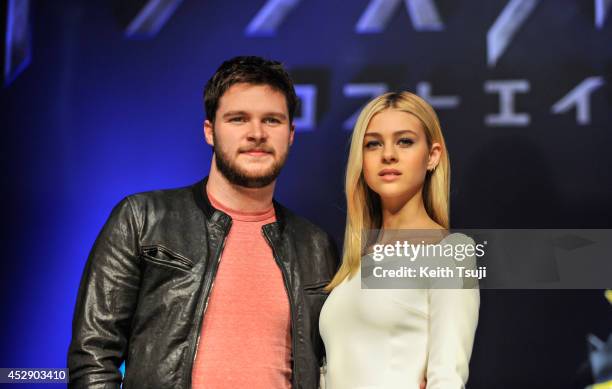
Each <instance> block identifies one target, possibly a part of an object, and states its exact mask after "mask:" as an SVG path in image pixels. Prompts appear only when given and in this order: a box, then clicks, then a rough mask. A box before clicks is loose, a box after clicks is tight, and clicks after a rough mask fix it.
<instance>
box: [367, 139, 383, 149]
mask: <svg viewBox="0 0 612 389" xmlns="http://www.w3.org/2000/svg"><path fill="white" fill-rule="evenodd" d="M378 146H380V142H379V141H377V140H371V141H369V142H367V143H366V144H365V147H366V149H373V148H376V147H378Z"/></svg>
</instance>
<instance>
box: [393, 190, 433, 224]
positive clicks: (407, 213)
mask: <svg viewBox="0 0 612 389" xmlns="http://www.w3.org/2000/svg"><path fill="white" fill-rule="evenodd" d="M381 207H382V228H383V229H394V230H399V229H424V230H425V229H439V228H442V226H440V225H439V224H438V223H436V222H435V221H434V220H433V219H432V218H431V217H430V216H429V214H428V213H427V210H426V209H425V204H424V203H423V196H422V193H421V192H417V193H416V194H415V195H414V196H412V197H410V198H393V199H381Z"/></svg>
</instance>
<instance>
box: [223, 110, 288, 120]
mask: <svg viewBox="0 0 612 389" xmlns="http://www.w3.org/2000/svg"><path fill="white" fill-rule="evenodd" d="M232 116H250V114H249V113H248V112H246V111H228V112H226V113H224V114H223V115H222V116H221V117H222V118H228V117H232ZM262 116H273V117H276V118H279V119H282V120H287V115H285V114H284V113H282V112H274V111H270V112H265V113H264V114H263V115H262Z"/></svg>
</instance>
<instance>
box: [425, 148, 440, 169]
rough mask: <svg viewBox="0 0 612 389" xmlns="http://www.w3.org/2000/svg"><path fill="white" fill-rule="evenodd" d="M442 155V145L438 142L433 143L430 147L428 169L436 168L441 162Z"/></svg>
mask: <svg viewBox="0 0 612 389" xmlns="http://www.w3.org/2000/svg"><path fill="white" fill-rule="evenodd" d="M441 155H442V146H441V145H440V143H438V142H434V143H432V145H431V147H430V148H429V158H428V160H427V170H434V169H435V168H436V166H438V163H440V156H441Z"/></svg>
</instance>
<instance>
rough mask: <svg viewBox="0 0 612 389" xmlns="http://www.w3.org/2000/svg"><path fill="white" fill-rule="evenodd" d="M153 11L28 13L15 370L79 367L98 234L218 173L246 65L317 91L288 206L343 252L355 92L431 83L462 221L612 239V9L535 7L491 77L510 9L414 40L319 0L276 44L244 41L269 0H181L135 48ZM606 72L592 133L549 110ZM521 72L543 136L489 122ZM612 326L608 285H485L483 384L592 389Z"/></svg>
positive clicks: (8, 247) (400, 12)
mask: <svg viewBox="0 0 612 389" xmlns="http://www.w3.org/2000/svg"><path fill="white" fill-rule="evenodd" d="M142 3H143V2H142V1H140V2H138V1H136V2H131V3H130V2H112V1H111V2H108V1H102V0H96V1H76V0H55V1H41V0H39V1H36V0H34V1H32V2H31V9H30V23H31V43H32V44H31V51H32V58H31V63H30V65H29V66H28V67H27V68H25V70H24V71H23V72H22V73H21V74H19V75H18V77H17V78H16V79H15V80H14V81H13V82H12V83H9V84H8V85H6V86H5V87H4V89H2V90H1V93H0V104H1V109H0V112H1V115H2V116H1V122H0V123H1V125H2V142H1V143H0V144H1V145H0V159H1V161H2V163H1V171H0V172H1V174H2V181H3V186H2V191H1V192H0V193H1V194H0V196H1V200H2V205H3V207H2V218H1V219H0V220H1V221H0V233H1V235H0V236H1V237H2V241H1V242H0V243H1V244H2V246H1V248H2V251H3V253H2V254H3V255H2V258H0V263H1V266H2V267H1V269H0V274H1V279H0V281H1V289H0V304H1V305H0V307H1V309H2V311H1V313H0V317H1V324H2V330H1V332H0V345H1V346H0V347H1V354H0V367H47V368H49V367H65V364H66V351H67V347H68V344H69V341H70V331H71V319H72V312H73V307H74V303H75V300H76V292H77V287H78V283H79V280H80V276H81V272H82V270H83V266H84V263H85V260H86V257H87V254H88V251H89V249H90V248H91V246H92V244H93V241H94V239H95V237H96V235H97V233H98V231H99V230H100V228H101V226H102V224H103V223H104V221H105V220H106V218H107V216H108V215H109V212H110V210H111V209H112V207H113V205H114V204H116V203H117V202H118V201H119V200H120V199H121V198H123V197H124V196H125V195H127V194H130V193H135V192H140V191H145V190H150V189H159V188H171V187H177V186H183V185H188V184H191V183H193V182H195V181H197V180H199V179H200V178H201V177H203V176H205V175H206V174H207V172H208V169H209V166H210V160H211V150H210V148H209V147H208V146H207V145H206V143H205V141H204V138H203V135H202V123H203V120H204V114H203V108H202V89H203V86H204V84H205V82H206V81H207V80H208V78H209V77H210V76H211V75H212V73H213V72H214V70H215V69H216V68H217V66H218V65H219V64H220V63H221V62H222V61H223V60H225V59H228V58H230V57H232V56H235V55H246V54H254V55H262V56H266V57H270V58H274V59H278V60H281V61H282V62H283V63H285V64H286V65H287V67H288V68H289V69H290V71H291V73H292V74H293V76H294V78H295V81H296V82H297V83H298V84H314V85H316V87H317V96H318V98H317V108H318V114H317V121H316V125H315V126H314V127H313V128H310V129H305V128H301V129H299V132H298V133H297V134H296V141H295V145H294V147H293V148H292V152H291V155H290V157H289V160H288V163H287V165H286V167H285V168H284V170H283V173H282V174H281V177H280V181H279V183H278V185H277V192H276V197H277V199H278V200H280V201H281V202H283V203H284V204H285V205H287V206H289V207H290V208H292V209H293V210H295V211H297V212H298V213H300V214H302V215H304V216H306V217H308V218H309V219H311V220H313V221H314V222H316V223H318V224H319V225H321V226H322V227H324V228H325V229H326V230H328V231H329V232H330V233H332V234H333V235H334V237H335V239H336V240H337V241H338V243H340V242H341V240H342V236H343V228H344V219H345V202H344V197H343V196H344V195H343V178H344V177H343V175H344V169H345V162H346V156H347V151H348V139H349V135H350V132H349V131H345V130H343V128H342V123H343V122H344V120H346V119H347V118H348V117H349V116H350V115H352V114H353V113H354V112H355V111H356V110H358V109H359V108H360V107H361V106H362V105H363V104H364V103H365V102H366V101H367V100H368V98H367V97H363V98H351V97H346V96H345V95H344V94H343V88H344V86H345V85H346V84H349V83H386V84H388V85H389V88H390V89H407V90H411V91H414V90H415V88H416V85H417V83H418V82H421V81H427V82H430V83H431V84H432V87H433V94H434V95H455V96H459V97H460V99H461V102H460V105H459V106H458V107H457V108H453V109H438V113H439V116H440V120H441V123H442V128H443V131H444V134H445V137H446V142H447V146H448V149H449V152H450V157H451V163H452V191H451V192H452V196H451V224H452V226H453V227H457V228H612V223H611V220H612V206H611V205H610V199H611V198H612V171H611V170H610V167H611V165H612V164H611V162H612V153H611V151H610V146H611V145H612V131H611V130H612V128H611V125H612V116H611V113H610V108H611V107H612V104H611V101H612V85H611V84H610V82H611V80H610V76H611V69H612V66H611V65H612V44H611V43H612V39H611V38H612V12H611V13H609V15H608V20H606V23H605V24H604V25H603V27H601V28H597V27H596V26H595V24H594V13H595V9H594V3H593V1H583V0H558V1H550V0H543V1H540V2H539V4H538V5H537V6H536V7H535V9H534V11H533V13H532V14H531V15H530V16H529V18H528V19H527V20H526V22H525V23H524V25H523V26H522V28H521V29H520V30H518V32H517V33H516V35H515V36H514V39H513V40H512V42H511V43H510V45H509V46H508V48H507V49H506V51H505V52H504V54H503V55H502V56H501V57H500V59H499V60H498V62H497V64H496V65H495V66H488V65H487V45H486V42H487V39H486V36H487V31H488V30H489V28H490V27H491V25H492V24H493V23H494V21H495V20H496V18H497V17H498V15H499V14H500V12H501V11H502V10H503V9H504V7H505V6H506V4H507V2H506V1H505V0H487V1H467V0H461V1H457V0H438V1H436V5H437V7H438V10H439V13H440V16H441V18H442V20H443V22H444V29H443V30H442V31H436V32H431V31H417V30H416V29H415V27H414V25H413V23H412V22H411V19H410V17H409V15H408V13H407V12H406V8H405V6H404V5H403V3H402V4H401V6H399V7H398V8H397V11H396V12H395V14H394V15H393V17H392V18H391V19H390V22H389V23H388V25H387V26H386V28H385V29H384V31H382V32H380V33H377V34H359V33H357V32H355V25H356V23H357V21H358V20H359V18H360V16H361V14H362V13H363V11H364V10H365V9H366V7H367V5H368V3H369V1H368V0H351V1H325V0H309V1H303V2H301V3H300V4H298V5H297V6H296V7H295V9H293V10H292V11H291V12H290V13H289V14H288V15H287V17H286V19H285V20H284V21H283V23H282V24H281V25H280V26H279V28H278V30H277V32H276V34H275V35H273V36H267V37H260V36H259V37H257V36H248V35H247V34H246V33H245V28H246V26H247V25H248V24H249V22H250V21H251V19H252V18H253V17H254V16H255V15H256V14H257V12H258V11H259V10H260V8H261V7H262V6H263V5H264V4H265V1H264V0H252V1H233V0H223V1H221V0H206V1H199V0H184V1H183V2H182V4H180V6H179V7H178V8H177V9H176V12H175V13H174V14H173V15H172V17H171V18H170V19H169V21H168V22H167V23H166V24H165V25H164V26H163V28H162V29H161V31H160V32H159V33H158V34H156V35H155V36H153V37H150V38H148V39H145V38H140V39H129V38H128V37H126V36H125V34H124V29H125V27H126V20H131V19H132V18H133V17H134V15H135V11H134V10H137V9H138V7H139V5H142ZM0 4H1V6H2V12H3V13H2V14H1V15H2V20H3V23H4V20H5V16H6V4H7V0H3V1H0ZM122 4H123V5H122ZM126 4H128V5H129V4H131V5H132V7H131V8H130V7H129V6H126ZM4 27H5V24H3V30H2V31H4ZM3 38H4V35H3ZM3 41H4V39H3ZM3 49H4V46H3ZM591 76H600V77H603V78H604V80H605V85H604V86H603V87H601V88H599V89H597V90H596V91H594V92H593V94H592V95H591V99H590V100H591V122H590V123H589V124H587V125H579V124H578V123H577V121H576V114H575V110H570V111H569V112H566V113H563V114H553V113H552V111H551V107H552V106H553V105H554V104H555V103H556V102H557V101H558V100H560V99H561V98H562V97H563V96H565V95H566V94H567V93H569V92H570V91H571V90H572V89H573V88H574V87H576V86H577V85H578V84H579V83H580V82H582V81H583V80H584V79H585V78H587V77H591ZM514 79H516V80H519V79H524V80H528V81H529V83H530V91H529V92H528V93H519V94H517V95H516V97H515V105H516V111H519V112H526V113H529V115H530V117H531V121H530V124H529V125H526V126H520V127H517V126H501V127H491V126H487V125H485V121H484V118H485V116H486V115H487V114H490V113H495V112H498V111H499V109H500V108H499V98H498V95H497V94H489V93H486V92H485V89H484V84H485V82H486V81H487V80H514ZM611 330H612V307H611V306H610V304H608V303H607V301H606V300H605V299H604V297H603V291H601V290H564V291H561V290H559V291H508V290H505V291H501V290H500V291H497V290H486V291H482V305H481V315H480V322H479V326H478V332H477V335H476V343H475V347H474V352H473V356H472V361H471V371H470V381H469V383H468V386H469V388H470V389H477V388H583V387H584V386H585V385H586V384H588V383H591V382H592V379H591V377H590V367H589V366H588V365H587V364H586V363H587V358H588V349H587V344H586V341H585V338H586V336H587V334H588V333H593V334H595V335H597V336H598V337H600V338H602V339H604V338H607V336H608V334H609V333H610V332H611Z"/></svg>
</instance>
